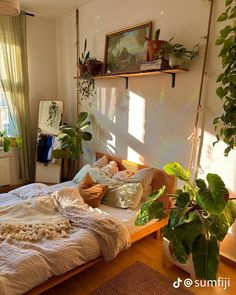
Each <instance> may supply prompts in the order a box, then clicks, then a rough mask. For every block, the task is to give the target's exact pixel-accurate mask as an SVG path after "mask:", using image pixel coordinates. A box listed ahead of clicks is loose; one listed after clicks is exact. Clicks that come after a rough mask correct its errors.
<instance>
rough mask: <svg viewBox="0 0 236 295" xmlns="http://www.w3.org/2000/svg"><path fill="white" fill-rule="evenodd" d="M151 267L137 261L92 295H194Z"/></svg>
mask: <svg viewBox="0 0 236 295" xmlns="http://www.w3.org/2000/svg"><path fill="white" fill-rule="evenodd" d="M173 282H174V281H172V280H170V279H169V278H167V277H165V276H163V275H162V274H160V273H159V272H157V271H156V270H154V269H152V268H151V267H149V266H147V265H145V264H143V263H141V262H139V261H137V262H135V263H134V264H132V265H131V266H129V267H128V268H126V269H125V270H123V271H122V272H120V273H119V274H118V275H116V276H115V277H114V278H112V279H111V280H109V281H107V282H106V283H105V284H103V285H102V286H100V287H99V288H97V289H96V290H94V291H93V292H92V293H90V295H190V294H191V295H193V293H192V292H190V291H188V290H187V289H184V288H181V287H180V288H178V289H175V288H174V287H173Z"/></svg>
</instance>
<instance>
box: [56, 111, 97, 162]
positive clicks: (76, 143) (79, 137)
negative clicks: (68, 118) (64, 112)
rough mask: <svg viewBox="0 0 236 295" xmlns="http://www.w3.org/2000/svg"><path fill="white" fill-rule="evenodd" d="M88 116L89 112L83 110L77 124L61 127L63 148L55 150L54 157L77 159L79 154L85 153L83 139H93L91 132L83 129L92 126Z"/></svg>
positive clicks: (60, 135) (59, 137) (59, 136)
mask: <svg viewBox="0 0 236 295" xmlns="http://www.w3.org/2000/svg"><path fill="white" fill-rule="evenodd" d="M87 117H88V113H87V112H81V113H80V114H79V116H78V118H77V122H76V126H67V125H63V126H61V127H60V134H59V135H58V140H59V141H60V142H61V149H57V150H53V152H52V156H53V157H54V158H57V159H61V158H69V159H72V160H77V159H78V155H79V154H80V153H83V148H82V141H83V140H85V141H89V140H91V139H92V134H91V133H90V132H86V131H83V130H84V129H86V128H87V127H89V126H90V121H86V120H87Z"/></svg>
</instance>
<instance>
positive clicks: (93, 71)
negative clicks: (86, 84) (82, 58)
mask: <svg viewBox="0 0 236 295" xmlns="http://www.w3.org/2000/svg"><path fill="white" fill-rule="evenodd" d="M87 69H88V73H89V74H90V75H92V76H96V75H98V74H99V73H100V72H101V70H102V62H101V61H100V60H88V61H87Z"/></svg>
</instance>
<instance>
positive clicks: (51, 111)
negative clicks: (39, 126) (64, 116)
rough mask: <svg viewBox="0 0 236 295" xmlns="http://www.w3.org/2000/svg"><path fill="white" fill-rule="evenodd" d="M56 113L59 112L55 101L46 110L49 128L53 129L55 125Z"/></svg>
mask: <svg viewBox="0 0 236 295" xmlns="http://www.w3.org/2000/svg"><path fill="white" fill-rule="evenodd" d="M58 111H59V108H58V105H57V103H56V102H55V101H52V102H51V103H50V105H49V108H48V118H47V122H48V125H49V126H52V127H53V126H54V125H55V121H56V117H57V113H58Z"/></svg>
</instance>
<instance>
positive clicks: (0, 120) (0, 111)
mask: <svg viewBox="0 0 236 295" xmlns="http://www.w3.org/2000/svg"><path fill="white" fill-rule="evenodd" d="M3 129H4V130H6V131H7V133H8V134H9V133H10V124H9V111H8V106H7V102H6V99H5V95H4V92H3V89H2V84H1V83H0V130H3Z"/></svg>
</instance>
